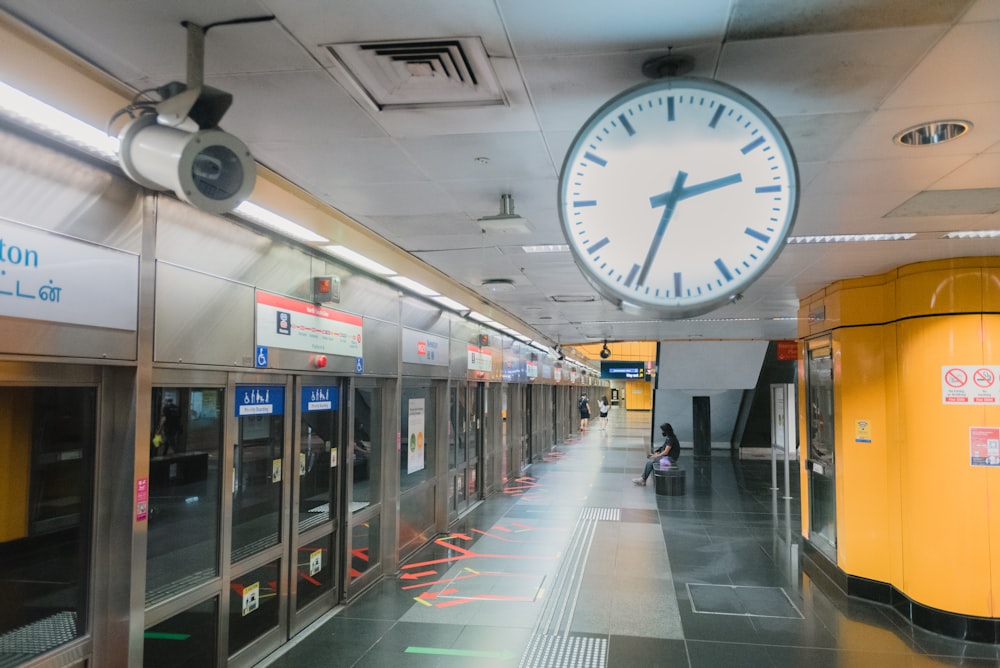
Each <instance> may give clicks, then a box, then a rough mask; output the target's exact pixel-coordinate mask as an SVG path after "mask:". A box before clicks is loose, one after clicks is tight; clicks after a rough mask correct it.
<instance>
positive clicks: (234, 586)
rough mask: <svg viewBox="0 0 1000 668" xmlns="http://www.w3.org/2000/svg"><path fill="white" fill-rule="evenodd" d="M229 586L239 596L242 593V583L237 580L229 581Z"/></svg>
mask: <svg viewBox="0 0 1000 668" xmlns="http://www.w3.org/2000/svg"><path fill="white" fill-rule="evenodd" d="M229 588H230V589H232V590H233V591H234V592H236V593H237V594H239V595H240V596H242V595H243V585H241V584H240V583H239V582H230V583H229Z"/></svg>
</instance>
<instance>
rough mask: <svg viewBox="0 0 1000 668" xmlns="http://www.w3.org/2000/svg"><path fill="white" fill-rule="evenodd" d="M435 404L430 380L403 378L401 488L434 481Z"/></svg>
mask: <svg viewBox="0 0 1000 668" xmlns="http://www.w3.org/2000/svg"><path fill="white" fill-rule="evenodd" d="M436 415H437V412H436V403H435V401H434V392H433V385H432V384H431V382H430V381H423V380H412V379H405V380H403V391H402V404H401V406H400V436H401V438H402V440H403V442H402V447H400V448H399V468H400V471H399V488H400V490H406V489H409V488H411V487H415V486H416V485H419V484H420V483H422V482H424V481H425V480H433V479H434V475H435V471H434V461H435V459H434V457H435V448H434V444H435V440H436V432H437V429H436V427H437V425H436V424H435V416H436Z"/></svg>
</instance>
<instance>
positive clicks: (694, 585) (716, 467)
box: [259, 409, 1000, 668]
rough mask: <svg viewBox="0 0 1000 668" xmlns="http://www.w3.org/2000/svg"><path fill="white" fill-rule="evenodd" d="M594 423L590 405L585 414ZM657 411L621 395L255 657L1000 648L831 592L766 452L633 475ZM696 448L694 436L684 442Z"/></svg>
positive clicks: (693, 659) (843, 658)
mask: <svg viewBox="0 0 1000 668" xmlns="http://www.w3.org/2000/svg"><path fill="white" fill-rule="evenodd" d="M593 422H594V423H596V420H594V421H593ZM649 433H650V425H649V414H648V413H645V412H635V413H626V412H625V411H623V410H618V409H613V410H612V411H611V421H610V424H609V427H608V429H607V431H601V430H599V429H594V428H592V429H591V430H590V431H589V432H587V433H585V434H584V435H583V436H582V437H581V438H579V439H576V440H574V441H573V442H568V443H564V444H559V445H558V446H557V447H555V448H554V449H553V450H552V452H551V453H550V455H549V456H547V457H546V458H545V461H544V462H541V463H538V464H536V465H534V466H532V467H531V468H530V470H529V471H527V472H526V474H525V475H524V476H523V477H521V478H519V479H517V480H509V481H507V483H506V488H505V490H504V493H503V494H496V495H494V496H492V497H491V498H489V499H486V500H485V501H483V502H482V503H480V504H479V505H478V506H477V507H476V508H475V509H474V510H473V511H472V512H470V513H469V514H468V515H467V516H466V517H465V518H464V519H463V520H462V521H461V522H460V523H458V524H457V525H456V526H454V527H452V529H451V531H449V532H448V533H446V534H442V535H439V536H436V537H435V538H434V540H433V541H431V542H430V543H429V544H428V545H427V546H425V547H424V548H422V549H421V550H420V551H418V552H417V553H416V554H415V555H414V556H413V557H411V558H410V559H409V560H408V561H407V562H406V563H405V564H404V566H403V568H402V569H401V570H400V572H399V573H398V574H397V575H396V576H395V577H391V578H386V579H385V580H383V581H382V582H380V583H378V584H377V585H375V586H374V587H373V588H371V589H370V590H369V591H367V592H366V593H364V594H363V595H361V596H360V597H358V598H357V599H356V600H355V601H353V602H352V603H351V604H349V605H347V606H345V607H343V608H341V609H339V610H337V611H334V613H331V614H330V615H327V616H326V617H325V618H323V619H321V620H320V621H318V622H317V623H316V624H315V625H314V626H313V628H312V629H311V632H307V633H305V634H303V635H301V636H299V637H298V638H297V639H295V640H292V641H291V642H289V643H288V644H287V645H285V646H284V647H282V649H281V650H280V651H279V652H277V653H275V654H274V655H272V656H271V657H269V658H268V660H267V661H265V662H264V663H262V664H259V665H261V666H271V667H272V668H305V667H312V666H317V667H318V666H324V667H326V666H330V667H332V666H345V667H346V666H356V667H362V666H365V667H372V668H374V667H384V666H404V667H408V666H441V667H449V666H456V667H457V666H477V667H478V666H483V667H505V668H506V667H510V668H514V667H518V666H522V667H525V668H528V667H532V668H534V667H537V668H545V667H552V668H556V667H575V668H600V667H605V666H606V667H610V668H618V667H631V666H690V667H691V668H717V667H719V666H734V667H735V666H740V667H756V666H760V667H775V668H781V667H786V666H788V667H793V666H809V667H810V668H824V667H826V666H831V667H832V666H879V668H893V667H895V666H939V665H940V666H955V665H962V666H996V665H998V662H1000V650H998V648H997V647H995V646H993V645H984V644H976V643H964V642H961V641H958V640H953V639H951V638H946V637H944V636H939V635H936V634H933V633H930V632H927V631H924V630H922V629H919V628H916V627H912V626H910V625H909V624H907V623H906V622H905V621H904V620H903V618H902V617H899V616H898V615H897V614H896V613H895V612H893V611H892V610H891V609H890V608H888V607H885V606H880V605H875V604H871V603H867V602H863V601H858V600H849V599H847V598H846V597H844V596H843V595H840V594H837V593H836V592H831V591H828V590H829V587H824V590H821V589H820V588H819V586H817V584H816V583H814V582H813V581H812V580H811V579H810V578H809V576H807V575H804V574H803V573H802V571H801V558H800V549H799V539H800V536H799V533H798V531H799V527H800V521H799V500H798V496H799V493H798V468H797V465H796V464H795V463H793V465H792V468H791V471H792V476H791V488H790V496H791V497H792V498H791V499H786V498H784V494H785V491H784V490H785V486H784V482H783V480H782V468H783V467H782V466H781V463H780V462H779V465H778V467H777V473H778V476H779V477H778V481H777V482H778V488H779V489H778V490H777V491H773V490H772V489H771V486H772V480H771V462H770V460H769V459H745V460H742V461H741V460H737V459H733V458H732V457H731V456H730V455H729V453H728V452H718V453H716V454H715V455H714V456H712V457H711V459H710V461H709V462H706V463H705V464H704V465H698V466H696V465H695V462H694V461H693V458H692V452H691V449H690V447H685V449H684V450H683V454H682V457H681V461H680V463H681V465H682V466H683V468H684V469H685V471H686V486H685V487H686V489H685V490H684V491H685V493H684V494H683V496H680V495H678V496H665V495H657V494H656V492H655V489H654V485H653V484H652V479H651V480H650V484H649V485H647V486H646V487H639V486H636V485H633V484H632V482H631V481H632V478H634V477H636V475H638V474H639V472H640V471H641V469H642V465H643V462H644V453H645V452H646V450H647V448H648V443H649V440H648V439H649ZM686 445H688V446H689V445H690V444H686Z"/></svg>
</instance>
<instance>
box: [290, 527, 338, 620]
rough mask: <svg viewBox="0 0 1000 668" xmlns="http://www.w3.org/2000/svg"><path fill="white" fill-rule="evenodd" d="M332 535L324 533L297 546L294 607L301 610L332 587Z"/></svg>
mask: <svg viewBox="0 0 1000 668" xmlns="http://www.w3.org/2000/svg"><path fill="white" fill-rule="evenodd" d="M332 541H333V535H332V534H331V535H326V536H323V537H322V538H320V539H319V540H316V541H313V542H312V543H309V544H307V545H301V546H299V554H298V559H297V561H296V564H295V568H296V578H297V579H298V585H297V586H298V589H297V592H296V597H295V609H296V610H301V609H302V608H304V607H306V606H307V605H309V604H310V603H312V602H313V601H315V600H316V599H318V598H319V597H320V596H322V595H323V594H325V593H326V592H328V591H331V590H332V589H333V584H334V582H333V579H334V577H335V575H334V572H333V562H332V561H331V557H332V555H333V549H332V548H333V544H332Z"/></svg>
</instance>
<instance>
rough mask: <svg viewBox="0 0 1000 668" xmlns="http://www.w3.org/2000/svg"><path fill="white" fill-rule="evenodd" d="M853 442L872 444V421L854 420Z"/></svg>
mask: <svg viewBox="0 0 1000 668" xmlns="http://www.w3.org/2000/svg"><path fill="white" fill-rule="evenodd" d="M854 442H855V443H871V442H872V421H871V420H855V421H854Z"/></svg>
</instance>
